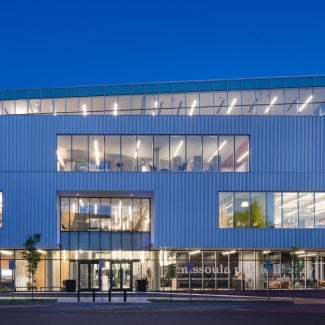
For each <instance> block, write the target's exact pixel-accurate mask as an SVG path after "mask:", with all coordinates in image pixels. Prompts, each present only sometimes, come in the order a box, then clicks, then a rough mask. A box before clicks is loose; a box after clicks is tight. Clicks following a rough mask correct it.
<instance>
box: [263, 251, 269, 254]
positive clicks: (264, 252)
mask: <svg viewBox="0 0 325 325" xmlns="http://www.w3.org/2000/svg"><path fill="white" fill-rule="evenodd" d="M270 253H271V251H263V252H262V254H264V255H265V254H270Z"/></svg>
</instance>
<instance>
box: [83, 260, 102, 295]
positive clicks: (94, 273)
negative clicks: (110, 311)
mask: <svg viewBox="0 0 325 325" xmlns="http://www.w3.org/2000/svg"><path fill="white" fill-rule="evenodd" d="M78 273H79V286H80V290H83V291H87V290H99V289H100V285H101V274H100V272H99V264H98V261H80V262H79V269H78Z"/></svg>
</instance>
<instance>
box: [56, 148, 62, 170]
mask: <svg viewBox="0 0 325 325" xmlns="http://www.w3.org/2000/svg"><path fill="white" fill-rule="evenodd" d="M56 156H57V157H58V161H59V162H60V164H61V166H62V167H64V161H63V159H62V157H61V155H60V153H59V150H57V151H56Z"/></svg>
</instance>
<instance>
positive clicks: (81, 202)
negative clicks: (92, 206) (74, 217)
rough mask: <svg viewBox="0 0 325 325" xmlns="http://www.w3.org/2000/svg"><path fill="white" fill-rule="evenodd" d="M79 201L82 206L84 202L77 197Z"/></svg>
mask: <svg viewBox="0 0 325 325" xmlns="http://www.w3.org/2000/svg"><path fill="white" fill-rule="evenodd" d="M79 203H80V205H81V206H82V207H83V206H85V205H84V203H83V201H82V200H81V199H79Z"/></svg>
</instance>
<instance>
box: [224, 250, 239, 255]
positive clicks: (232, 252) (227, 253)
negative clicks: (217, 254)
mask: <svg viewBox="0 0 325 325" xmlns="http://www.w3.org/2000/svg"><path fill="white" fill-rule="evenodd" d="M234 253H236V251H228V252H223V253H222V255H230V254H234Z"/></svg>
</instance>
